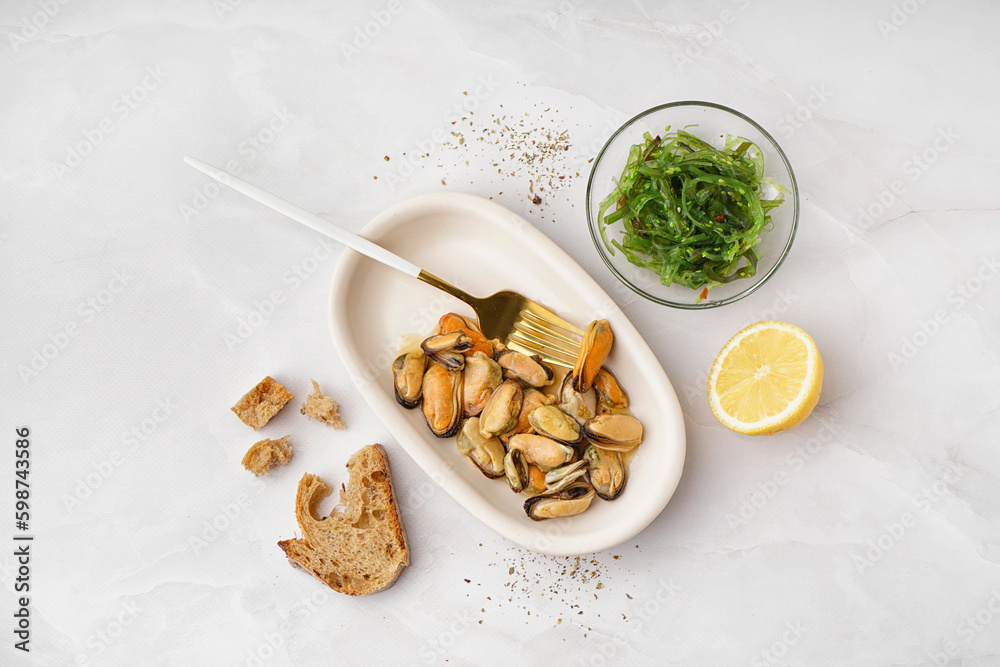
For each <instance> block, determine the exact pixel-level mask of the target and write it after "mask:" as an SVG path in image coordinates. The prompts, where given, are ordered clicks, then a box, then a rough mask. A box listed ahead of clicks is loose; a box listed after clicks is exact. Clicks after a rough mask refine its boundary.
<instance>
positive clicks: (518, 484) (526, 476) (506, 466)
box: [503, 449, 531, 493]
mask: <svg viewBox="0 0 1000 667" xmlns="http://www.w3.org/2000/svg"><path fill="white" fill-rule="evenodd" d="M503 471H504V474H505V475H506V476H507V483H508V484H510V490H511V491H513V492H514V493H521V491H523V490H524V488H525V486H527V485H528V483H529V481H530V474H531V473H530V470H529V466H528V462H527V461H525V460H524V453H523V452H522V451H521V450H520V449H511V450H508V451H507V454H506V455H505V456H504V457H503Z"/></svg>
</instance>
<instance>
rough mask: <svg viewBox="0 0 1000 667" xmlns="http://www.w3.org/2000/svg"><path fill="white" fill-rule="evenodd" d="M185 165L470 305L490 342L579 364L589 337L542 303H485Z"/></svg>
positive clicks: (226, 176)
mask: <svg viewBox="0 0 1000 667" xmlns="http://www.w3.org/2000/svg"><path fill="white" fill-rule="evenodd" d="M184 162H185V163H187V164H188V165H190V166H192V167H194V168H195V169H197V170H198V171H200V172H202V173H203V174H206V175H208V176H210V177H212V178H214V179H215V180H217V181H218V182H220V183H222V184H223V185H226V186H229V187H230V188H232V189H234V190H236V191H237V192H241V193H243V194H244V195H246V196H248V197H250V198H251V199H253V200H255V201H257V202H260V203H261V204H264V205H265V206H267V207H268V208H271V209H273V210H275V211H277V212H278V213H281V214H282V215H286V216H288V217H289V218H292V219H293V220H297V221H298V222H301V223H302V224H304V225H306V226H307V227H310V228H312V229H314V230H316V231H318V232H320V233H322V234H325V235H327V236H329V237H330V238H333V239H335V240H337V241H339V242H340V243H343V244H344V245H346V246H347V247H349V248H351V249H353V250H356V251H358V252H360V253H361V254H363V255H367V256H368V257H371V258H372V259H374V260H376V261H378V262H381V263H382V264H385V265H386V266H389V267H392V268H394V269H397V270H399V271H402V272H403V273H405V274H407V275H409V276H412V277H414V278H417V279H419V280H422V281H423V282H425V283H427V284H428V285H432V286H434V287H437V288H438V289H440V290H442V291H444V292H447V293H448V294H451V295H452V296H454V297H455V298H457V299H460V300H462V301H464V302H465V303H467V304H468V305H469V306H471V307H472V309H473V310H474V311H475V313H476V317H477V318H478V320H479V327H480V329H482V332H483V335H484V336H486V337H487V338H488V339H493V338H499V339H500V340H501V341H503V343H504V344H505V345H507V347H510V348H511V349H514V350H517V351H519V352H523V353H525V354H529V355H531V354H537V355H539V356H540V357H542V359H544V360H545V361H547V362H549V363H552V364H556V365H559V366H565V367H567V368H572V367H573V364H574V363H575V362H576V358H577V356H578V355H579V352H580V339H581V338H582V337H583V332H582V331H580V329H578V328H577V327H575V326H573V325H572V324H570V323H569V322H567V321H566V320H564V319H563V318H561V317H559V316H558V315H556V314H555V313H554V312H552V311H551V310H549V309H548V308H546V307H545V306H543V305H541V304H540V303H537V302H535V301H532V300H531V299H528V298H527V297H525V296H523V295H521V294H518V293H517V292H511V291H510V290H505V291H502V292H497V293H496V294H493V295H491V296H488V297H485V298H482V299H480V298H477V297H474V296H472V295H470V294H468V293H466V292H464V291H462V290H460V289H459V288H457V287H455V286H454V285H451V284H449V283H447V282H445V281H444V280H441V279H440V278H438V277H437V276H435V275H433V274H431V273H428V272H427V271H424V270H423V269H421V268H420V267H419V266H417V265H416V264H413V263H411V262H409V261H407V260H405V259H403V258H402V257H400V256H398V255H396V254H394V253H391V252H389V251H388V250H386V249H385V248H383V247H382V246H380V245H376V244H375V243H372V242H371V241H369V240H368V239H364V238H361V237H360V236H358V235H357V234H354V233H352V232H349V231H347V230H346V229H343V228H342V227H338V226H337V225H335V224H334V223H332V222H330V221H329V220H325V219H323V218H321V217H319V216H318V215H316V214H315V213H311V212H309V211H307V210H306V209H304V208H301V207H300V206H296V205H295V204H293V203H291V202H289V201H286V200H284V199H282V198H280V197H278V196H277V195H273V194H271V193H270V192H267V191H265V190H261V189H260V188H258V187H257V186H256V185H251V184H250V183H247V182H246V181H244V180H242V179H239V178H237V177H236V176H233V175H232V174H230V173H228V172H225V171H222V170H221V169H218V168H216V167H213V166H212V165H210V164H207V163H205V162H202V161H201V160H197V159H195V158H193V157H190V156H187V157H185V158H184Z"/></svg>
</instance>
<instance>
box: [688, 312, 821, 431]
mask: <svg viewBox="0 0 1000 667" xmlns="http://www.w3.org/2000/svg"><path fill="white" fill-rule="evenodd" d="M822 387H823V360H822V359H821V358H820V356H819V350H817V349H816V343H814V342H813V339H812V338H810V337H809V334H807V333H806V332H805V331H803V330H802V329H800V328H798V327H797V326H794V325H792V324H785V323H784V322H757V323H756V324H751V325H750V326H748V327H747V328H745V329H743V330H742V331H740V332H739V333H737V334H736V335H735V336H733V337H732V338H731V339H730V340H729V342H728V343H726V345H725V346H724V347H723V348H722V351H721V352H719V355H718V356H717V357H716V358H715V363H713V364H712V370H711V372H710V373H709V375H708V401H709V404H710V405H711V406H712V412H713V413H715V417H716V418H717V419H718V420H719V421H720V422H722V423H723V424H724V425H725V426H727V427H729V428H731V429H732V430H734V431H737V432H739V433H746V434H748V435H771V434H773V433H778V432H779V431H784V430H787V429H790V428H792V427H794V426H797V425H799V424H800V423H802V421H803V420H804V419H805V418H806V417H808V416H809V413H811V412H812V411H813V408H815V407H816V403H817V402H819V394H820V390H821V389H822Z"/></svg>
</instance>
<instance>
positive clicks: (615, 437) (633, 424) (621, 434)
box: [583, 413, 642, 452]
mask: <svg viewBox="0 0 1000 667" xmlns="http://www.w3.org/2000/svg"><path fill="white" fill-rule="evenodd" d="M583 437H585V438H586V439H587V440H589V441H590V442H592V443H594V444H595V445H598V446H600V447H602V448H604V449H610V450H613V451H616V452H627V451H629V450H630V449H632V448H633V447H635V446H636V445H638V444H639V443H641V442H642V422H640V421H639V420H638V419H636V418H635V417H633V416H632V415H625V414H615V413H605V414H603V415H597V416H596V417H594V418H593V419H588V420H587V423H586V424H584V425H583Z"/></svg>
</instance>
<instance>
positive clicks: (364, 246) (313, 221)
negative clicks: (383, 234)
mask: <svg viewBox="0 0 1000 667" xmlns="http://www.w3.org/2000/svg"><path fill="white" fill-rule="evenodd" d="M184 162H186V163H187V164H189V165H190V166H192V167H194V168H195V169H197V170H198V171H200V172H202V173H203V174H206V175H208V176H211V177H212V178H214V179H215V180H217V181H218V182H219V183H222V184H223V185H227V186H229V187H231V188H232V189H233V190H236V191H237V192H242V193H243V194H245V195H246V196H247V197H250V199H253V200H255V201H258V202H260V203H261V204H263V205H264V206H267V207H268V208H270V209H273V210H275V211H277V212H278V213H281V214H282V215H286V216H288V217H289V218H291V219H292V220H297V221H298V222H301V223H302V224H303V225H305V226H306V227H311V228H312V229H315V230H316V231H317V232H319V233H320V234H325V235H326V236H329V237H330V238H332V239H335V240H337V241H339V242H340V243H343V244H344V245H346V246H347V247H348V248H351V249H352V250H357V251H358V252H360V253H361V254H362V255H367V256H368V257H371V258H372V259H374V260H375V261H377V262H381V263H382V264H385V265H386V266H389V267H392V268H394V269H396V270H398V271H402V272H403V273H405V274H407V275H409V276H413V277H414V278H418V277H419V276H420V267H419V266H417V265H416V264H412V263H411V262H408V261H406V260H405V259H403V258H402V257H400V256H399V255H396V254H395V253H391V252H389V251H388V250H386V249H385V248H383V247H382V246H380V245H376V244H374V243H372V242H371V241H369V240H368V239H363V238H361V237H360V236H358V235H357V234H355V233H353V232H349V231H347V230H346V229H344V228H343V227H340V226H338V225H336V224H334V223H332V222H330V221H329V220H324V219H323V218H321V217H319V216H318V215H316V214H315V213H311V212H309V211H307V210H305V209H304V208H302V207H301V206H296V205H295V204H293V203H292V202H290V201H286V200H284V199H282V198H281V197H278V196H277V195H272V194H271V193H270V192H267V191H266V190H261V189H260V188H258V187H257V186H256V185H251V184H249V183H247V182H246V181H244V180H242V179H239V178H237V177H236V176H233V175H232V174H230V173H228V172H225V171H222V170H221V169H218V168H216V167H213V166H212V165H210V164H207V163H205V162H202V161H201V160H197V159H195V158H193V157H191V156H189V155H188V156H185V157H184Z"/></svg>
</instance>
